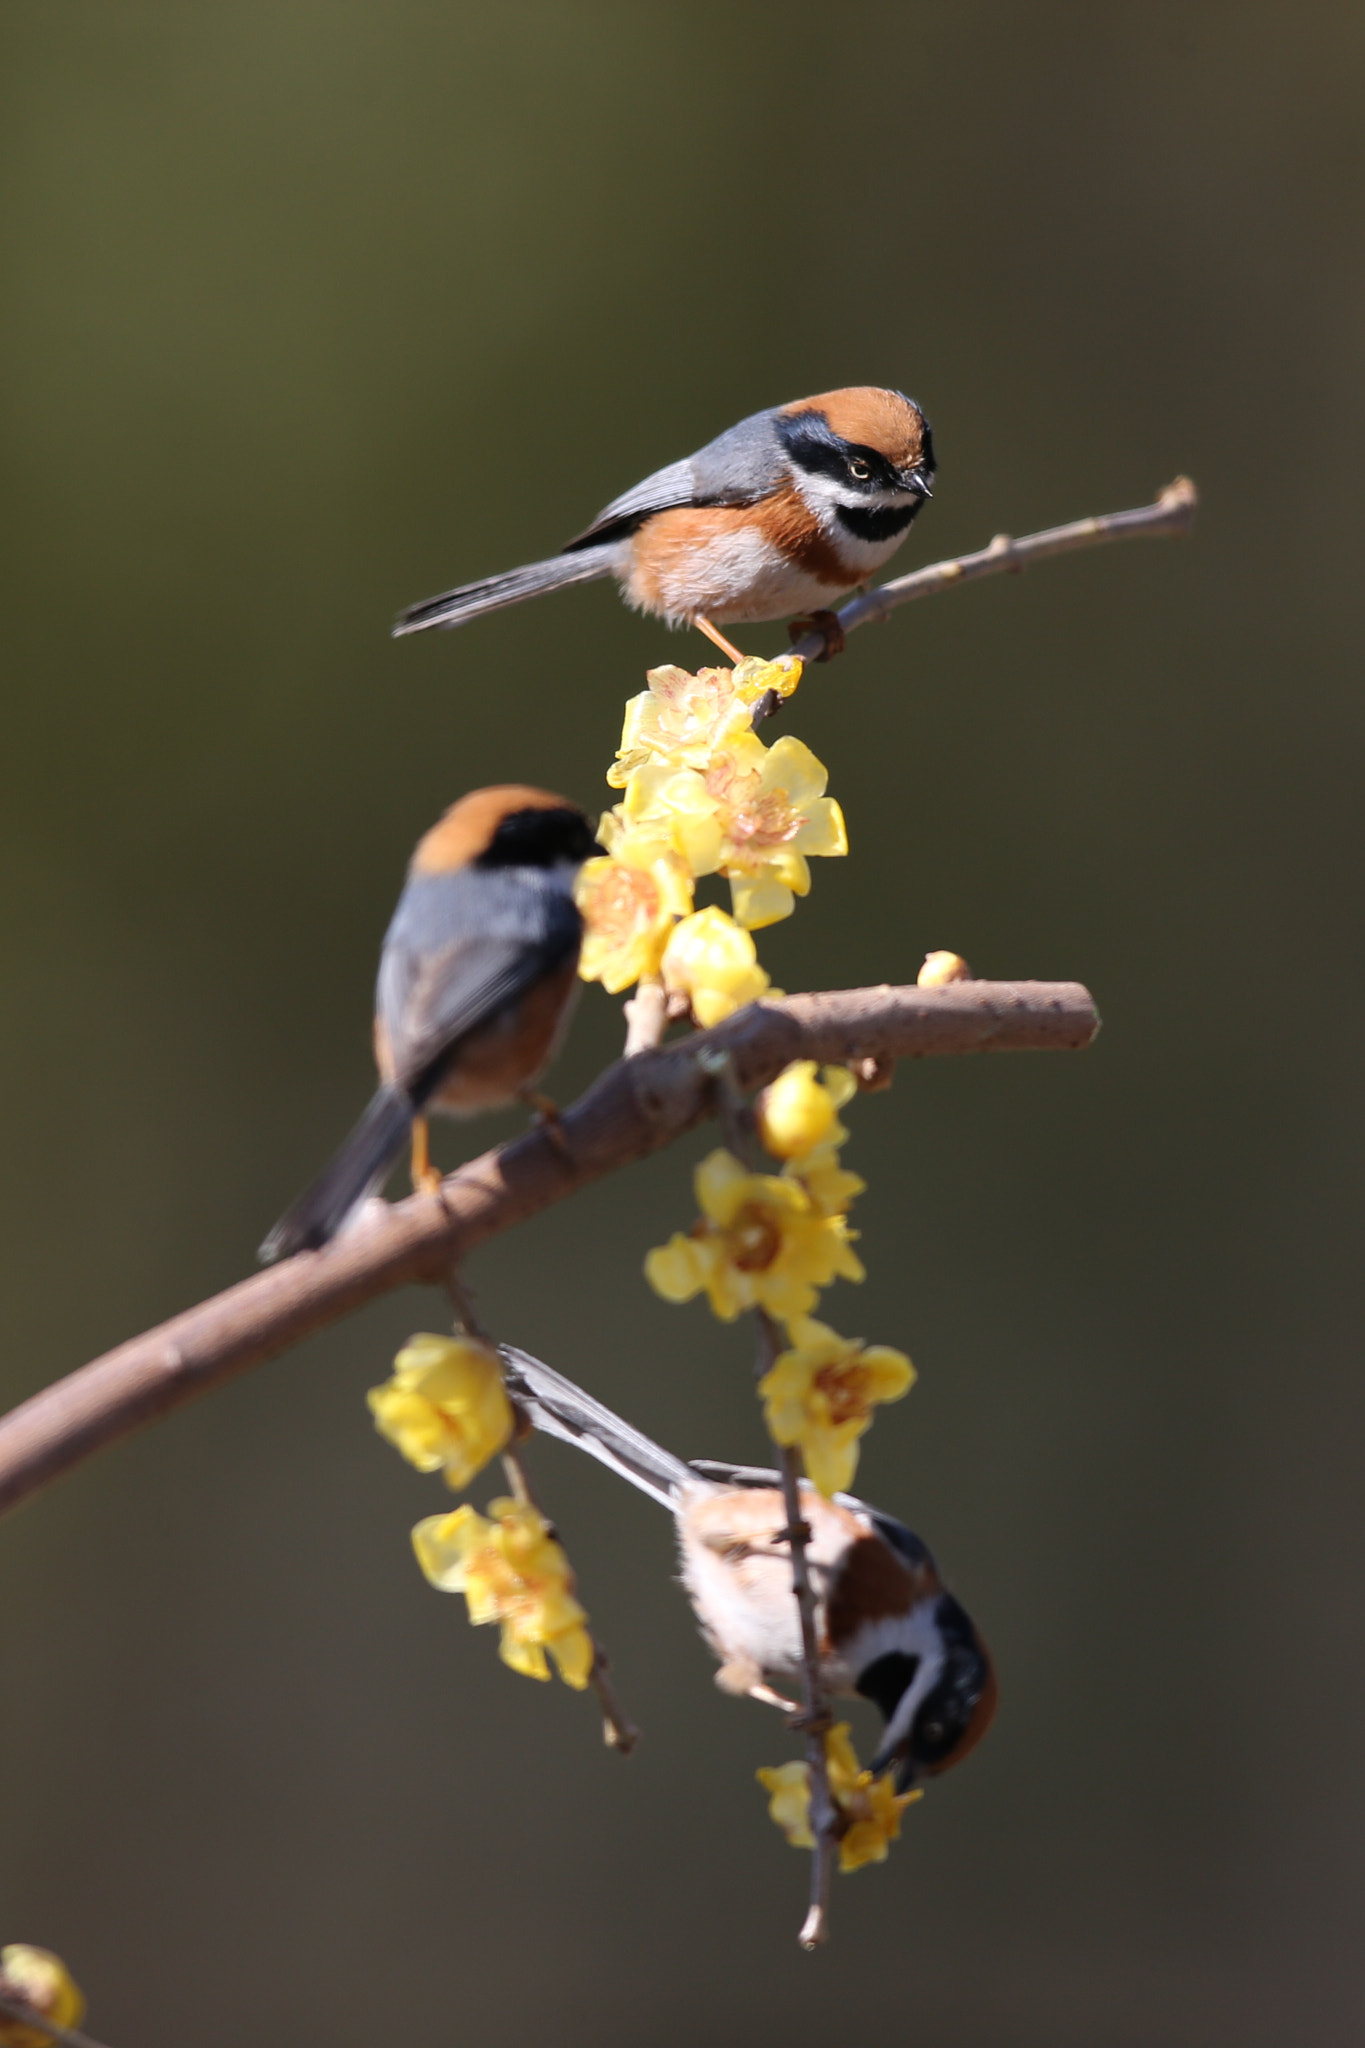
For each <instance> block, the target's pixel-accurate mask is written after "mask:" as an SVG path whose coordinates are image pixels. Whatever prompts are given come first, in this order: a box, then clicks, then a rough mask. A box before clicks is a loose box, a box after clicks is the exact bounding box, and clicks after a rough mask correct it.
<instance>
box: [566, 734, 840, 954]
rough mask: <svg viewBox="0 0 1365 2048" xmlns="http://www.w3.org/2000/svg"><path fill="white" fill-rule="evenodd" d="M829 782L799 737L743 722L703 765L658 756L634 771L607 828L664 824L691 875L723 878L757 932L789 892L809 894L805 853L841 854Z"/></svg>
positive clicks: (785, 907)
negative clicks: (761, 733) (762, 732)
mask: <svg viewBox="0 0 1365 2048" xmlns="http://www.w3.org/2000/svg"><path fill="white" fill-rule="evenodd" d="M828 780H829V772H828V770H827V769H826V768H825V767H824V765H823V763H822V762H820V761H817V759H816V758H815V755H814V754H813V753H812V752H811V750H810V748H809V747H808V746H806V745H805V744H804V743H803V742H802V741H801V740H798V739H793V738H792V736H791V735H790V734H785V735H784V736H783V738H781V739H780V740H778V742H777V744H776V745H775V746H772V747H765V746H764V744H763V742H762V740H761V739H759V737H758V735H757V733H755V732H753V731H752V730H750V729H747V728H746V729H744V730H741V731H737V732H734V733H732V734H730V735H729V737H728V738H727V739H726V740H725V742H724V744H723V745H722V746H720V747H718V748H717V749H716V750H715V751H714V752H713V753H712V755H711V757H710V759H709V761H708V762H707V764H706V766H705V768H704V769H694V768H680V767H677V766H675V765H674V764H673V763H672V762H670V761H661V760H657V759H653V760H650V761H648V762H647V763H646V764H645V765H644V766H643V767H641V768H639V769H637V770H636V771H635V772H634V773H633V774H632V775H631V777H630V781H629V785H628V787H627V789H626V796H625V802H624V803H623V804H620V805H618V806H617V811H616V813H615V816H616V817H617V818H618V819H619V821H620V822H619V824H618V825H617V826H616V827H614V828H611V827H609V828H608V829H615V830H622V829H625V828H627V827H630V826H635V825H647V826H653V827H655V828H656V829H661V830H667V831H669V832H670V833H671V835H672V838H673V843H674V844H675V845H676V846H677V848H678V851H679V852H680V853H681V854H682V856H683V858H684V859H685V860H686V861H687V863H688V865H689V867H690V868H691V870H692V872H693V874H694V875H710V874H715V873H720V874H723V875H725V876H727V877H728V878H729V881H730V889H731V895H732V897H733V901H734V912H735V916H736V918H737V919H738V920H739V922H740V924H742V925H747V926H748V928H749V929H750V930H751V931H756V930H758V928H759V927H760V926H761V925H765V924H776V923H777V921H778V920H779V918H783V917H790V915H791V913H792V911H793V909H794V908H795V899H796V897H797V896H805V895H807V894H808V893H809V890H810V868H809V866H808V864H807V862H808V857H813V856H816V855H832V854H844V853H847V852H848V834H847V831H846V830H845V827H844V815H843V812H842V811H841V810H840V809H839V806H838V804H837V803H835V801H834V799H833V798H832V797H827V796H826V795H825V793H824V792H825V785H826V783H827V782H828ZM603 822H604V824H605V823H606V821H605V820H604V821H603ZM604 843H605V842H604Z"/></svg>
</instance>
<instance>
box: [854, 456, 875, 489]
mask: <svg viewBox="0 0 1365 2048" xmlns="http://www.w3.org/2000/svg"><path fill="white" fill-rule="evenodd" d="M848 473H849V475H850V476H851V477H856V478H857V480H858V482H859V483H860V484H865V483H866V482H867V480H868V478H869V477H870V476H871V474H872V471H871V469H870V468H869V467H868V465H867V463H865V462H864V461H863V459H862V457H861V455H855V456H854V458H853V460H852V462H850V463H849V465H848Z"/></svg>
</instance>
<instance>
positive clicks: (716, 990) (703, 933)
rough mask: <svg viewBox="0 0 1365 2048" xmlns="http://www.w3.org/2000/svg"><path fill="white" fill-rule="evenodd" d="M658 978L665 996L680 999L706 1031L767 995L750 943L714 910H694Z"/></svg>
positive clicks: (669, 948) (671, 945)
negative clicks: (681, 998) (679, 997)
mask: <svg viewBox="0 0 1365 2048" xmlns="http://www.w3.org/2000/svg"><path fill="white" fill-rule="evenodd" d="M661 972H662V974H663V978H664V986H665V987H666V988H667V990H668V992H669V994H670V995H685V996H686V997H687V998H688V1000H689V1002H690V1003H691V1005H692V1015H693V1016H694V1017H695V1018H696V1020H697V1022H698V1024H700V1025H701V1027H702V1029H703V1030H705V1031H709V1030H710V1028H711V1026H712V1025H713V1024H719V1023H720V1022H721V1020H722V1019H723V1018H725V1017H728V1016H729V1015H730V1014H731V1012H732V1011H734V1010H740V1009H742V1008H743V1007H744V1005H745V1003H752V1002H756V1001H757V1000H758V998H759V997H760V996H762V995H766V994H767V993H768V987H769V983H768V977H767V975H766V974H765V973H764V971H763V969H762V968H761V967H760V966H759V964H758V952H757V949H756V947H755V945H754V942H753V940H752V939H751V938H750V936H749V934H748V932H746V931H745V930H744V928H743V926H741V925H737V924H736V923H735V921H734V919H733V918H732V917H729V916H727V914H726V913H725V911H723V910H718V909H717V908H716V906H715V905H714V904H710V905H708V907H707V908H706V909H705V910H694V911H693V913H692V915H691V916H690V917H685V918H684V919H683V920H682V923H681V924H678V925H675V926H674V928H673V935H672V937H671V938H670V939H669V941H668V944H667V946H666V947H665V948H664V954H663V960H662V963H661Z"/></svg>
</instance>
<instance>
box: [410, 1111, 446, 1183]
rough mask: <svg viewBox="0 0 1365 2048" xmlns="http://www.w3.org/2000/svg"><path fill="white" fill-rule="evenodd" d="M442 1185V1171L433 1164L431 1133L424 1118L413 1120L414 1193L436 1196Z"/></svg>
mask: <svg viewBox="0 0 1365 2048" xmlns="http://www.w3.org/2000/svg"><path fill="white" fill-rule="evenodd" d="M440 1185H441V1169H440V1167H439V1166H433V1165H432V1163H431V1133H430V1129H429V1127H428V1125H427V1120H426V1118H425V1117H424V1116H415V1117H414V1118H413V1120H412V1191H413V1193H414V1194H415V1195H434V1194H435V1193H436V1190H437V1189H438V1188H439V1187H440Z"/></svg>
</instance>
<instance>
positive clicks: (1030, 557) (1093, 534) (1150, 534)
mask: <svg viewBox="0 0 1365 2048" xmlns="http://www.w3.org/2000/svg"><path fill="white" fill-rule="evenodd" d="M1198 503H1199V493H1198V491H1197V490H1196V489H1195V487H1194V485H1193V483H1192V482H1191V481H1190V479H1189V477H1187V476H1178V477H1177V478H1176V480H1175V482H1174V483H1171V484H1167V486H1166V488H1165V490H1164V491H1162V492H1161V493H1160V494H1159V495H1158V497H1157V498H1156V499H1155V501H1154V502H1153V503H1152V504H1150V505H1138V506H1135V507H1134V508H1133V509H1132V510H1131V511H1128V512H1102V513H1098V514H1097V515H1096V516H1095V517H1094V518H1092V519H1073V520H1072V521H1071V523H1070V525H1069V526H1049V527H1046V528H1045V529H1044V530H1043V531H1042V532H1041V533H1027V534H1025V535H1024V536H1023V537H1022V539H1020V540H1012V539H1011V538H1010V536H1009V534H1007V533H997V535H996V536H995V539H994V540H993V541H992V542H991V543H990V545H989V546H988V547H984V548H978V549H977V551H976V553H975V554H972V555H955V556H953V558H952V559H951V560H949V561H946V562H931V563H929V564H928V566H927V567H926V568H923V569H912V570H911V572H910V574H909V575H908V576H897V577H894V578H893V579H892V581H891V582H890V583H880V584H878V585H877V587H876V589H875V590H869V591H867V592H866V593H865V594H864V595H863V596H862V597H854V598H850V599H849V602H848V603H847V604H846V605H844V606H843V607H842V608H841V609H840V610H839V611H838V612H837V613H836V614H835V617H836V618H837V620H838V622H839V627H840V629H841V631H842V634H843V636H844V638H845V639H847V637H848V635H849V634H850V633H851V632H853V630H854V628H855V627H857V626H865V625H866V624H867V623H868V621H869V619H888V618H890V616H891V614H892V612H894V611H896V610H898V609H899V607H900V606H901V605H903V604H912V603H913V602H914V600H915V599H916V598H917V597H933V596H935V595H936V594H937V592H939V591H940V590H954V589H956V588H957V587H958V586H959V585H960V584H963V583H976V582H978V581H979V580H980V579H981V577H983V576H1003V575H1005V574H1006V573H1007V572H1008V573H1013V574H1017V573H1018V571H1019V570H1021V569H1026V568H1028V566H1029V564H1030V563H1031V562H1045V561H1047V560H1048V559H1049V558H1050V557H1051V556H1053V555H1071V554H1075V553H1076V551H1077V550H1078V549H1080V548H1096V547H1103V546H1105V545H1106V544H1107V543H1109V542H1111V541H1119V540H1176V539H1183V538H1184V537H1185V535H1187V534H1188V533H1189V531H1190V528H1191V527H1192V526H1193V524H1194V513H1195V507H1196V506H1197V505H1198ZM840 652H842V642H841V641H839V640H838V639H837V637H836V638H835V640H834V641H833V642H831V641H830V640H827V639H826V637H825V635H824V634H823V633H821V632H819V631H816V632H811V633H806V634H804V635H803V636H802V638H801V639H800V640H798V641H797V642H796V644H795V645H794V646H793V647H792V649H791V653H792V654H794V655H796V656H798V657H799V658H800V660H802V661H821V660H829V659H831V658H832V656H833V655H834V654H837V653H840ZM780 701H781V700H780V699H779V698H777V697H776V696H775V695H774V694H773V692H772V691H771V690H770V691H769V692H768V693H767V695H766V696H765V697H763V698H761V699H760V701H759V704H758V706H757V709H756V710H755V712H754V723H755V724H757V723H758V721H759V720H760V718H766V717H768V716H769V714H770V713H771V712H773V711H775V710H776V709H777V706H778V704H779V702H780Z"/></svg>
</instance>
